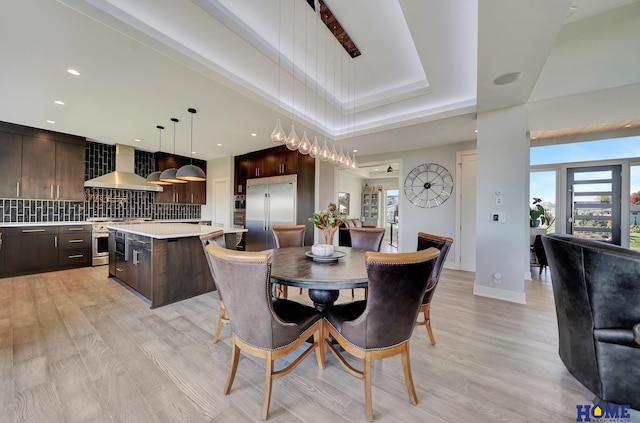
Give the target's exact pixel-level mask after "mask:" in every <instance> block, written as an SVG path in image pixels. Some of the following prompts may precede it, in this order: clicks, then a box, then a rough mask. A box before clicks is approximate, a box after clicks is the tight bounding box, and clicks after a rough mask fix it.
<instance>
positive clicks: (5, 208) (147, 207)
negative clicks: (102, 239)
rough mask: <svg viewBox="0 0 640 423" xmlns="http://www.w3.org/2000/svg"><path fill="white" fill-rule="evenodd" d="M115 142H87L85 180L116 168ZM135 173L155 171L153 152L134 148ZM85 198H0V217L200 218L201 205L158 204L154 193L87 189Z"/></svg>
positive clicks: (66, 219)
mask: <svg viewBox="0 0 640 423" xmlns="http://www.w3.org/2000/svg"><path fill="white" fill-rule="evenodd" d="M115 154H116V147H115V145H108V144H101V143H97V142H93V141H87V145H86V156H85V181H86V180H88V179H93V178H96V177H98V176H102V175H104V174H106V173H109V172H113V171H114V170H115ZM134 160H135V164H134V166H135V172H136V174H138V175H140V176H142V177H147V175H148V174H149V173H151V172H153V171H155V159H154V157H153V153H149V152H146V151H138V150H136V151H135V158H134ZM84 197H85V200H84V201H83V202H80V201H63V200H22V199H15V198H2V199H0V216H1V218H2V221H3V222H5V223H8V222H77V221H83V220H87V218H129V217H131V218H149V219H185V220H188V219H200V213H201V210H200V209H201V206H200V205H191V204H155V203H154V197H153V193H152V192H147V191H131V190H123V189H111V188H85V189H84Z"/></svg>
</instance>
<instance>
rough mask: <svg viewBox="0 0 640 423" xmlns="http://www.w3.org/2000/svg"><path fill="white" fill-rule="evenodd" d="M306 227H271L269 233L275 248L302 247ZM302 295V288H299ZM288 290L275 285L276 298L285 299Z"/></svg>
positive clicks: (282, 286)
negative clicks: (271, 235)
mask: <svg viewBox="0 0 640 423" xmlns="http://www.w3.org/2000/svg"><path fill="white" fill-rule="evenodd" d="M306 229H307V227H306V226H305V225H273V226H272V227H271V233H272V234H273V240H274V242H275V246H276V248H287V247H304V234H305V231H306ZM300 293H301V294H302V288H300ZM287 295H288V290H287V286H286V285H281V284H278V285H277V289H276V296H278V297H282V298H287Z"/></svg>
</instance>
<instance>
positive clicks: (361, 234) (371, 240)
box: [349, 228, 384, 251]
mask: <svg viewBox="0 0 640 423" xmlns="http://www.w3.org/2000/svg"><path fill="white" fill-rule="evenodd" d="M349 233H350V234H351V247H353V248H359V249H361V250H367V251H380V245H381V244H382V238H383V237H384V228H351V229H349Z"/></svg>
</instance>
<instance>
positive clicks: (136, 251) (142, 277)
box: [123, 235, 152, 299]
mask: <svg viewBox="0 0 640 423" xmlns="http://www.w3.org/2000/svg"><path fill="white" fill-rule="evenodd" d="M127 242H128V243H129V250H128V253H129V255H128V257H127V262H126V267H127V271H126V279H123V282H125V283H126V284H127V285H129V286H130V287H131V288H133V289H135V290H136V291H138V292H139V293H140V294H142V295H143V296H144V297H146V298H148V299H151V278H152V269H151V251H152V250H151V246H152V244H151V242H152V239H151V238H148V237H144V236H139V235H131V236H130V237H129V238H128V239H127Z"/></svg>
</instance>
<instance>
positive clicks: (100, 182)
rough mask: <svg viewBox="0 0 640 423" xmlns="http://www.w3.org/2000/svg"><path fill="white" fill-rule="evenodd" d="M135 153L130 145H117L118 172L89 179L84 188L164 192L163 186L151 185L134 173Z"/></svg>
mask: <svg viewBox="0 0 640 423" xmlns="http://www.w3.org/2000/svg"><path fill="white" fill-rule="evenodd" d="M134 151H135V150H134V148H133V147H131V146H129V145H122V144H116V171H115V172H111V173H107V174H106V175H102V176H98V177H97V178H93V179H89V180H88V181H86V182H85V183H84V186H85V187H92V188H118V189H129V190H135V191H155V192H162V187H161V186H158V185H152V184H149V183H147V180H146V179H145V178H143V177H142V176H138V175H136V174H135V173H133V169H134V157H135V155H134V154H135V153H134Z"/></svg>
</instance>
